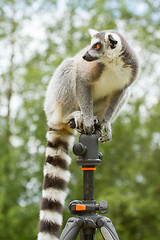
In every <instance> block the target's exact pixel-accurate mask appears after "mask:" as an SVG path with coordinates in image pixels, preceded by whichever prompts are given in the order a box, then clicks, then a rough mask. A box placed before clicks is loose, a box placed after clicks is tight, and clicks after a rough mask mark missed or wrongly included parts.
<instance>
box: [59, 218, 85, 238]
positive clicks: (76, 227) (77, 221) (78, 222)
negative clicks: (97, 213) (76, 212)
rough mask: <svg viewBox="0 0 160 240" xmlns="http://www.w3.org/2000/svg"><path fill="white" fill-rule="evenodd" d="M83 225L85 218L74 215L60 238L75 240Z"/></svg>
mask: <svg viewBox="0 0 160 240" xmlns="http://www.w3.org/2000/svg"><path fill="white" fill-rule="evenodd" d="M82 225H83V219H81V218H78V217H72V218H70V219H68V221H67V223H66V226H65V228H64V229H63V232H62V234H61V237H60V240H75V239H76V237H77V235H78V233H79V231H80V229H81V227H82Z"/></svg>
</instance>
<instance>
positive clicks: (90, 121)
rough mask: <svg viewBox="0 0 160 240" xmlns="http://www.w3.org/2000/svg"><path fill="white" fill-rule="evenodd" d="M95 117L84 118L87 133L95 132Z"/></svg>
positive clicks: (84, 127)
mask: <svg viewBox="0 0 160 240" xmlns="http://www.w3.org/2000/svg"><path fill="white" fill-rule="evenodd" d="M94 124H95V119H94V117H93V118H85V117H84V118H83V131H84V133H85V134H92V133H94V132H95V127H94Z"/></svg>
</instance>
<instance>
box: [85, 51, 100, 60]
mask: <svg viewBox="0 0 160 240" xmlns="http://www.w3.org/2000/svg"><path fill="white" fill-rule="evenodd" d="M83 59H84V60H86V61H87V62H92V61H94V60H97V59H98V57H92V56H91V55H90V54H89V52H88V51H87V52H86V53H85V54H84V55H83Z"/></svg>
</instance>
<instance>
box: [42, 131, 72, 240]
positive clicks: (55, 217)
mask: <svg viewBox="0 0 160 240" xmlns="http://www.w3.org/2000/svg"><path fill="white" fill-rule="evenodd" d="M72 134H73V133H72ZM72 140H73V136H72V135H71V132H70V131H69V130H67V129H61V130H54V129H51V128H49V130H48V132H47V148H46V161H45V164H44V183H43V190H42V203H41V209H40V223H39V234H38V240H58V237H59V233H60V230H61V226H62V219H63V217H62V211H63V206H64V202H65V198H66V187H67V183H68V181H69V179H70V172H69V164H70V162H71V158H70V157H69V155H68V148H69V147H70V144H72Z"/></svg>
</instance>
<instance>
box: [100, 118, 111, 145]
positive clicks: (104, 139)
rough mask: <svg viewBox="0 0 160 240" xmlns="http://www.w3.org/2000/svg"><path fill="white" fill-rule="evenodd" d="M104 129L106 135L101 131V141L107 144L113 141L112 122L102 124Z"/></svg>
mask: <svg viewBox="0 0 160 240" xmlns="http://www.w3.org/2000/svg"><path fill="white" fill-rule="evenodd" d="M102 128H103V129H104V131H105V132H104V133H103V132H102V131H101V136H100V141H101V142H102V143H103V142H107V141H109V140H111V139H112V129H111V123H110V122H104V123H102Z"/></svg>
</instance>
